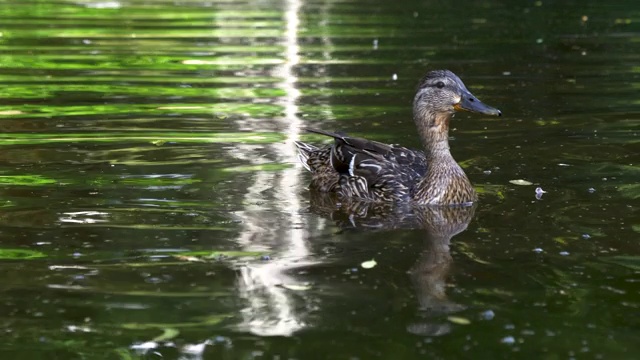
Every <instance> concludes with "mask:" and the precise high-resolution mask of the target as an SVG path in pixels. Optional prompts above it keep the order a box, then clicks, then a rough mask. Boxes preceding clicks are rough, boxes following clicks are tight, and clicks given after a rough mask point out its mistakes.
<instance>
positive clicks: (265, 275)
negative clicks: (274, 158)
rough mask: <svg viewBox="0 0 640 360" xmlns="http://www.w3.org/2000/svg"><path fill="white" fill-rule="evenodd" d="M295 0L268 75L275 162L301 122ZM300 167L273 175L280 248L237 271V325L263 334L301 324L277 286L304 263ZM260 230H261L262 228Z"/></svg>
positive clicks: (288, 151) (291, 152) (288, 153)
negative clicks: (277, 128)
mask: <svg viewBox="0 0 640 360" xmlns="http://www.w3.org/2000/svg"><path fill="white" fill-rule="evenodd" d="M299 9H300V0H288V1H287V2H286V12H285V23H286V31H285V39H284V47H285V62H284V64H283V65H282V66H281V67H280V68H279V69H278V71H277V72H275V73H274V74H273V75H274V76H277V77H279V78H282V79H283V81H282V83H280V86H281V87H282V89H283V90H284V91H285V94H286V95H285V96H284V97H283V99H282V102H281V103H282V105H283V107H284V113H285V116H284V119H282V120H281V125H282V126H281V128H283V131H284V132H285V133H286V135H287V139H286V141H285V142H284V143H282V144H277V145H275V150H276V152H277V154H278V155H279V158H280V161H285V162H290V161H292V159H296V158H297V157H296V150H295V147H294V144H293V143H294V141H296V140H298V139H299V137H300V128H301V124H302V122H301V120H300V118H299V117H298V115H297V113H298V106H297V101H298V99H299V98H300V91H299V90H298V89H297V88H296V86H295V85H296V82H297V80H298V78H297V77H296V76H295V75H294V73H293V70H294V67H295V66H296V65H297V64H298V63H299V62H300V57H299V56H298V52H299V47H298V25H299V22H300V20H299V18H298V11H299ZM300 168H301V167H300V166H297V167H295V168H291V169H287V170H284V171H282V172H281V173H280V174H279V175H280V176H279V183H278V185H279V189H278V191H277V192H276V203H277V204H276V206H277V207H278V208H279V210H281V213H282V214H285V215H286V216H288V217H289V222H288V224H287V225H288V228H287V229H283V230H285V232H287V233H288V235H289V236H283V237H282V238H281V239H276V240H279V241H280V242H282V243H280V244H278V245H279V246H278V247H279V248H280V250H281V251H279V252H278V253H277V255H276V256H275V258H274V259H272V260H270V261H267V262H265V263H260V264H252V265H248V266H246V267H243V268H242V269H241V273H242V278H241V279H240V282H241V283H240V286H239V288H240V292H241V295H242V296H243V297H245V299H246V300H247V301H248V302H249V306H248V307H247V308H246V309H244V311H243V320H244V321H243V324H242V325H241V327H242V328H245V329H246V330H248V331H250V332H252V333H254V334H257V335H263V336H274V335H279V336H288V335H291V334H293V333H295V332H296V331H298V330H300V329H302V328H303V327H304V323H303V322H302V320H300V319H299V318H298V317H297V316H296V313H295V310H294V308H295V307H294V304H292V301H293V299H292V298H291V294H290V290H287V289H285V288H284V287H282V286H281V285H293V284H295V282H296V280H295V279H294V278H292V277H291V276H288V275H287V274H286V271H287V270H291V269H293V268H295V267H297V266H302V265H306V264H310V261H308V260H307V258H308V256H309V250H308V249H307V246H306V243H305V238H306V236H305V230H304V228H305V226H302V224H303V219H302V216H301V214H300V208H301V206H300V201H299V199H298V197H297V193H296V192H297V190H298V189H299V187H300V182H299V179H300ZM263 231H264V230H263Z"/></svg>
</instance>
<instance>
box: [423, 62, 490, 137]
mask: <svg viewBox="0 0 640 360" xmlns="http://www.w3.org/2000/svg"><path fill="white" fill-rule="evenodd" d="M462 110H466V111H471V112H475V113H480V114H485V115H493V116H501V115H502V113H501V112H500V110H498V109H495V108H492V107H491V106H488V105H486V104H484V103H483V102H481V101H480V100H478V98H477V97H475V95H473V94H472V93H471V92H470V91H469V90H467V87H466V86H464V83H463V82H462V80H460V78H459V77H458V76H456V74H454V73H452V72H451V71H449V70H434V71H430V72H429V73H427V75H425V77H423V78H422V80H421V81H420V85H419V86H418V90H417V92H416V96H415V98H414V100H413V112H414V116H415V117H416V121H417V120H418V119H419V120H420V121H426V122H427V125H428V126H435V125H437V124H438V119H447V120H448V119H449V118H450V117H451V115H452V114H453V113H455V112H456V111H462Z"/></svg>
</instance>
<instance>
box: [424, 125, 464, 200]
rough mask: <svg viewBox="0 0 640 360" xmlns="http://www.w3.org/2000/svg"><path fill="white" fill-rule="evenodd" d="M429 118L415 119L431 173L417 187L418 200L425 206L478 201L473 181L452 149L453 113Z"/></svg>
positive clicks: (428, 169) (428, 170)
mask: <svg viewBox="0 0 640 360" xmlns="http://www.w3.org/2000/svg"><path fill="white" fill-rule="evenodd" d="M429 115H431V118H429V119H425V118H416V119H415V121H416V125H417V127H418V132H419V133H420V138H421V140H422V143H423V145H424V149H425V155H426V157H427V173H426V174H425V176H424V178H423V179H422V180H421V181H420V183H419V184H418V186H417V192H416V194H415V199H416V201H417V202H419V203H421V204H425V205H427V204H428V205H452V204H462V203H470V202H473V201H475V200H476V198H477V195H476V193H475V190H474V189H473V186H472V185H471V182H470V181H469V179H468V178H467V175H466V174H465V173H464V171H463V170H462V168H461V167H460V165H458V163H457V162H456V161H455V159H454V158H453V156H451V151H450V150H449V121H450V120H451V117H452V114H429Z"/></svg>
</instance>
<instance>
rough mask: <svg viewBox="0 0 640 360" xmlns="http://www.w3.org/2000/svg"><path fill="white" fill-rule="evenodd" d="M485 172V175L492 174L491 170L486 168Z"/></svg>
mask: <svg viewBox="0 0 640 360" xmlns="http://www.w3.org/2000/svg"><path fill="white" fill-rule="evenodd" d="M483 173H484V174H485V175H491V170H485V171H483Z"/></svg>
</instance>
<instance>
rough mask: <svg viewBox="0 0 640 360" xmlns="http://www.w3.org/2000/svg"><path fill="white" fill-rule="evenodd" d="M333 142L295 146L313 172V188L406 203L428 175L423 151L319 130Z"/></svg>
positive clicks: (348, 196)
mask: <svg viewBox="0 0 640 360" xmlns="http://www.w3.org/2000/svg"><path fill="white" fill-rule="evenodd" d="M311 131H312V132H315V133H319V134H323V135H327V136H331V137H333V138H334V139H335V143H334V144H332V145H330V146H326V147H323V148H313V149H310V147H312V146H310V145H308V144H305V143H297V146H298V148H299V150H300V153H301V158H302V160H303V163H304V164H305V165H306V167H307V168H308V169H309V170H310V171H311V172H312V173H313V179H312V187H313V188H315V189H317V190H319V191H322V192H334V193H337V194H338V195H339V196H340V197H343V198H359V199H364V200H369V201H408V200H409V199H410V198H411V195H412V194H413V193H414V191H415V187H416V186H417V184H418V183H419V181H420V180H421V179H422V178H423V177H424V175H425V174H426V172H427V161H426V157H425V155H424V153H423V152H421V151H415V150H410V149H407V148H404V147H400V146H395V145H389V144H384V143H380V142H377V141H371V140H366V139H362V138H353V137H348V136H346V135H343V134H338V133H331V132H326V131H321V130H311Z"/></svg>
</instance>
